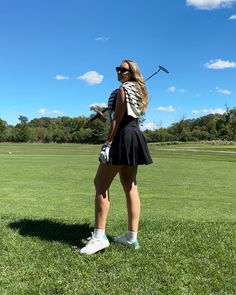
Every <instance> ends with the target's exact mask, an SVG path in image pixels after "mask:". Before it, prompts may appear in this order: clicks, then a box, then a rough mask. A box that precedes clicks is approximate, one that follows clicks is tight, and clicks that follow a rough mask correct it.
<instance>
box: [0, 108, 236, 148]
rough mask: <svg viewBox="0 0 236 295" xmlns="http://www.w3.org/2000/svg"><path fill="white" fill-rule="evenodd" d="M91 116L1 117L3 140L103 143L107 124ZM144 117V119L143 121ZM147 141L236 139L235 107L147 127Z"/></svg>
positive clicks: (1, 135) (0, 124) (0, 129)
mask: <svg viewBox="0 0 236 295" xmlns="http://www.w3.org/2000/svg"><path fill="white" fill-rule="evenodd" d="M90 118H91V116H90V117H85V116H79V117H75V118H70V117H66V116H64V117H58V118H49V117H42V118H35V119H33V120H31V121H29V120H28V118H27V117H25V116H23V115H20V116H19V117H18V119H19V123H18V124H16V125H15V126H12V125H8V124H7V122H6V121H4V120H2V119H1V118H0V142H42V143H50V142H56V143H90V144H98V143H102V142H104V141H105V139H106V135H107V132H108V125H107V124H104V123H102V122H101V121H100V120H95V121H90ZM143 121H144V119H142V123H143ZM143 133H144V136H145V138H146V140H147V142H171V141H201V140H227V141H236V108H233V109H226V112H225V113H224V114H210V115H206V116H202V117H200V118H197V119H182V120H180V121H179V122H176V123H173V124H172V125H171V126H170V127H167V128H158V129H156V130H148V129H147V130H145V131H144V132H143Z"/></svg>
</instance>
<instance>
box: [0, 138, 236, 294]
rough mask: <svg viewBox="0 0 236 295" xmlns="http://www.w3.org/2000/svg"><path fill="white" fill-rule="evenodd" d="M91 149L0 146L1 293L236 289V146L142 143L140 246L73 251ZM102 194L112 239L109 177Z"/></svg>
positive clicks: (118, 214)
mask: <svg viewBox="0 0 236 295" xmlns="http://www.w3.org/2000/svg"><path fill="white" fill-rule="evenodd" d="M99 149H100V146H92V145H69V144H65V145H64V144H63V145H56V144H0V274H1V275H0V294H1V295H4V294H12V295H13V294H14V295H26V294H29V295H33V294H45V295H50V294H66V295H67V294H71V295H72V294H73V295H74V294H99V295H100V294H163V295H167V294H170V295H175V294H178V295H185V294H186V295H189V294H194V295H195V294H196V295H201V294H204V295H208V294H212V295H213V294H214V295H228V294H230V295H231V294H232V295H234V294H236V180H235V179H236V145H232V146H211V145H202V144H199V145H197V144H195V145H193V144H183V145H173V146H171V145H168V146H158V145H156V144H152V145H150V151H151V154H152V156H153V160H154V164H153V165H150V166H140V167H139V175H138V185H139V191H140V195H141V200H142V218H141V224H140V233H139V240H140V244H141V249H140V250H139V251H131V250H129V249H126V248H124V247H122V246H119V245H115V244H114V243H111V246H110V247H109V248H108V249H107V250H106V251H105V252H103V253H98V254H96V255H94V256H90V257H82V256H80V255H79V253H78V250H77V248H80V247H81V246H82V239H83V238H86V237H87V236H88V235H90V232H91V231H92V230H93V204H94V187H93V177H94V175H95V172H96V168H97V165H98V161H97V158H98V152H99ZM9 152H10V153H9ZM110 195H111V211H110V215H109V220H108V226H107V234H108V237H109V238H110V239H111V238H112V236H114V235H117V234H120V233H122V232H124V231H125V230H126V207H125V200H124V195H123V192H122V189H121V187H120V184H119V179H118V177H117V178H116V179H115V181H114V183H113V184H112V187H111V189H110Z"/></svg>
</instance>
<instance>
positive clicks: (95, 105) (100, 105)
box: [89, 102, 107, 108]
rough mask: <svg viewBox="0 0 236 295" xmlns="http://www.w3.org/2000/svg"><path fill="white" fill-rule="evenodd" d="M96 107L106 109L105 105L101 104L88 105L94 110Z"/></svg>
mask: <svg viewBox="0 0 236 295" xmlns="http://www.w3.org/2000/svg"><path fill="white" fill-rule="evenodd" d="M96 107H99V108H106V107H107V104H106V103H104V102H102V103H92V104H90V105H89V108H96Z"/></svg>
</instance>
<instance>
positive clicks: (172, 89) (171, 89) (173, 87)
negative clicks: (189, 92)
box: [167, 86, 176, 92]
mask: <svg viewBox="0 0 236 295" xmlns="http://www.w3.org/2000/svg"><path fill="white" fill-rule="evenodd" d="M167 90H168V91H169V92H175V91H176V87H175V86H171V87H169V88H168V89H167Z"/></svg>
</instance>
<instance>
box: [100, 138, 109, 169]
mask: <svg viewBox="0 0 236 295" xmlns="http://www.w3.org/2000/svg"><path fill="white" fill-rule="evenodd" d="M110 148H111V145H110V144H108V143H104V144H103V145H102V148H101V152H100V155H99V161H100V162H102V163H103V164H106V163H107V162H109V152H110Z"/></svg>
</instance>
